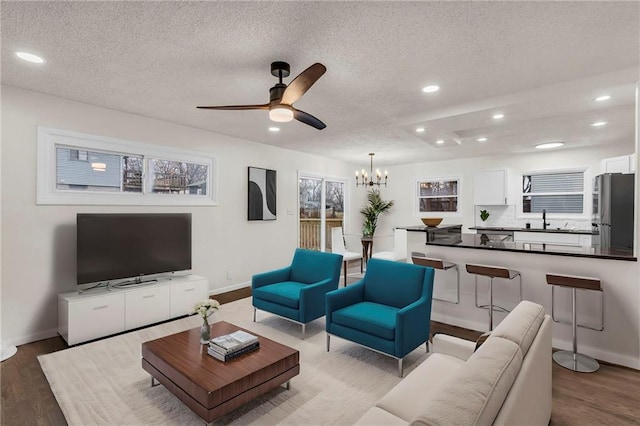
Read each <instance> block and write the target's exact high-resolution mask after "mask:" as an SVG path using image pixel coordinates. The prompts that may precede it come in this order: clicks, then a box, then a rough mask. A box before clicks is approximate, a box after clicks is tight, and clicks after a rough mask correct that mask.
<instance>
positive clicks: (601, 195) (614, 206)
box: [593, 173, 635, 250]
mask: <svg viewBox="0 0 640 426" xmlns="http://www.w3.org/2000/svg"><path fill="white" fill-rule="evenodd" d="M634 182H635V175H634V174H633V173H629V174H622V173H605V174H603V175H599V176H596V177H595V181H594V185H593V226H594V227H595V228H596V229H594V230H595V231H597V232H598V235H594V243H595V244H598V245H600V247H601V248H614V249H629V250H633V219H634V213H633V198H634V192H635V187H634Z"/></svg>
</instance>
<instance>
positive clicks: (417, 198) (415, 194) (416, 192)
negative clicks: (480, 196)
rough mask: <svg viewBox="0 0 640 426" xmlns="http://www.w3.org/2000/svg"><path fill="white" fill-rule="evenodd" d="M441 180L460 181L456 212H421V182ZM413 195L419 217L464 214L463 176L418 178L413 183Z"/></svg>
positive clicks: (415, 209) (416, 213)
mask: <svg viewBox="0 0 640 426" xmlns="http://www.w3.org/2000/svg"><path fill="white" fill-rule="evenodd" d="M440 181H457V182H458V195H455V197H457V198H458V203H457V206H456V207H457V210H456V211H455V212H421V211H420V198H423V197H420V183H423V182H440ZM412 197H413V199H414V211H415V215H416V216H417V217H419V218H423V217H424V218H430V217H460V216H462V176H435V177H421V178H416V180H415V183H414V185H413V193H412Z"/></svg>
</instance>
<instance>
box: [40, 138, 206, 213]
mask: <svg viewBox="0 0 640 426" xmlns="http://www.w3.org/2000/svg"><path fill="white" fill-rule="evenodd" d="M215 164H216V161H215V158H213V157H207V156H205V155H203V154H200V153H194V152H190V151H184V150H175V149H169V148H163V147H159V146H152V145H146V144H140V143H136V142H130V141H120V140H116V139H108V138H103V137H100V136H94V135H85V134H79V133H72V132H67V131H64V130H56V129H48V128H38V169H37V173H38V183H37V185H38V187H37V202H38V204H100V205H216V191H215V189H216V186H215V183H216V181H215V179H214V173H215V171H216V170H215Z"/></svg>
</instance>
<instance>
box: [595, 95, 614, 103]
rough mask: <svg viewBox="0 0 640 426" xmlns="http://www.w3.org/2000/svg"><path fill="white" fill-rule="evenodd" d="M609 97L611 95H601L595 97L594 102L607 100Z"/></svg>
mask: <svg viewBox="0 0 640 426" xmlns="http://www.w3.org/2000/svg"><path fill="white" fill-rule="evenodd" d="M609 99H611V95H602V96H598V97H597V98H596V102H602V101H608V100H609Z"/></svg>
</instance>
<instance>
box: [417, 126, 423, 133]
mask: <svg viewBox="0 0 640 426" xmlns="http://www.w3.org/2000/svg"><path fill="white" fill-rule="evenodd" d="M423 132H424V127H418V128H417V129H416V133H423Z"/></svg>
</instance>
